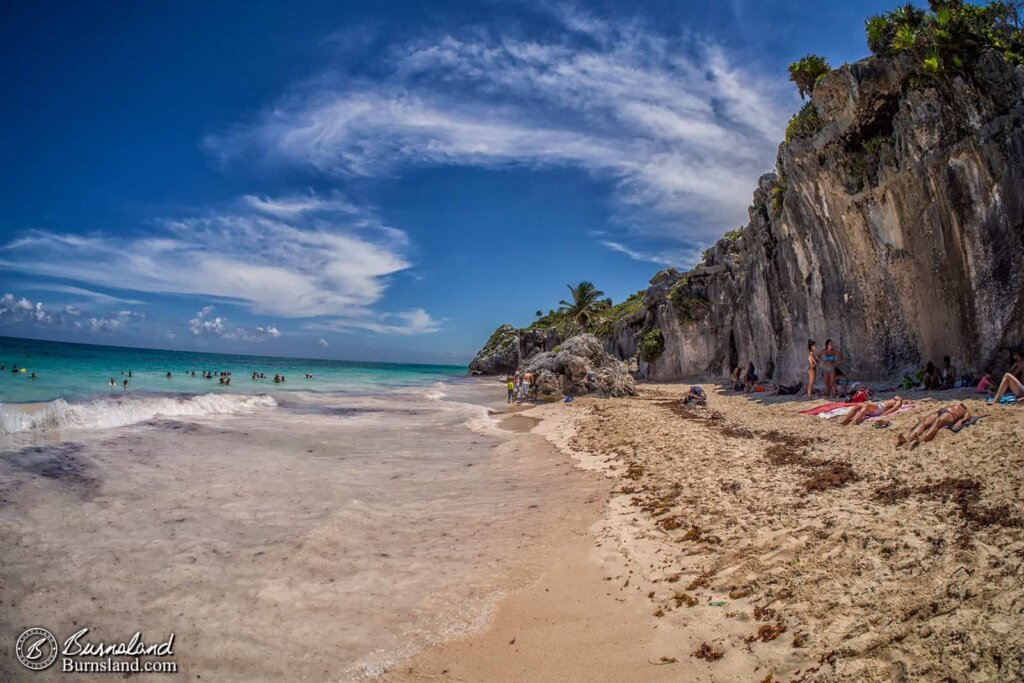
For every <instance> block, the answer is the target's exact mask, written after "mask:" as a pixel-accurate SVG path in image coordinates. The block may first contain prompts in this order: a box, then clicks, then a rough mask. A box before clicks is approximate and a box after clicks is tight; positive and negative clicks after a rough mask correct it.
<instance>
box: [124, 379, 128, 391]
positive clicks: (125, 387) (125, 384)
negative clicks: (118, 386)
mask: <svg viewBox="0 0 1024 683" xmlns="http://www.w3.org/2000/svg"><path fill="white" fill-rule="evenodd" d="M123 388H124V389H127V388H128V380H125V381H124V385H123Z"/></svg>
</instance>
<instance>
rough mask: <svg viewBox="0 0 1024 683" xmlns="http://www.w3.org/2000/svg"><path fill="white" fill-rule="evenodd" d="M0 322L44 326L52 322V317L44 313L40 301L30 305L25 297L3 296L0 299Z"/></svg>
mask: <svg viewBox="0 0 1024 683" xmlns="http://www.w3.org/2000/svg"><path fill="white" fill-rule="evenodd" d="M0 322H5V323H15V322H30V323H37V324H40V325H46V324H49V323H51V322H53V316H52V315H50V314H49V313H47V312H46V307H45V306H43V303H42V302H41V301H38V302H36V303H34V304H33V303H32V302H31V301H29V300H28V299H26V298H25V297H16V296H14V295H13V294H10V293H8V294H4V295H3V297H2V298H0Z"/></svg>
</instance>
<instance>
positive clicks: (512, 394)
mask: <svg viewBox="0 0 1024 683" xmlns="http://www.w3.org/2000/svg"><path fill="white" fill-rule="evenodd" d="M505 388H506V389H508V402H509V403H513V402H515V400H516V383H515V382H514V381H513V380H512V378H511V377H509V378H508V384H506V385H505Z"/></svg>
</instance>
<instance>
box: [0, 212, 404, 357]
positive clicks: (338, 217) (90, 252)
mask: <svg viewBox="0 0 1024 683" xmlns="http://www.w3.org/2000/svg"><path fill="white" fill-rule="evenodd" d="M240 207H247V208H248V211H247V212H246V211H242V210H241V208H240V210H238V211H236V212H228V213H216V214H211V215H206V216H201V217H187V218H180V219H166V220H163V221H161V222H159V224H158V225H157V227H156V229H155V230H153V231H151V232H150V233H149V234H147V235H145V236H140V237H124V236H113V235H108V234H103V233H94V234H90V235H76V234H66V233H56V232H45V231H33V232H29V233H27V234H26V235H24V236H22V237H20V238H18V239H16V240H14V241H12V242H10V243H8V244H6V245H4V246H2V247H0V267H3V268H7V269H11V270H16V271H20V272H24V273H30V274H34V275H40V276H47V277H59V278H64V279H69V280H77V281H79V282H83V283H88V284H90V285H93V286H98V287H109V288H113V289H119V290H128V291H136V292H148V293H159V294H179V295H195V296H204V297H206V298H208V299H213V300H217V301H226V302H232V303H236V304H239V305H242V306H244V307H246V308H247V309H248V310H249V311H251V312H252V313H256V314H264V315H273V316H276V317H280V318H312V317H317V316H326V317H329V318H334V317H337V318H345V319H353V320H359V321H368V322H367V323H366V324H364V325H363V326H362V327H363V329H367V330H371V331H373V325H374V322H373V321H374V320H375V319H376V320H377V323H376V324H377V326H378V327H379V328H380V329H381V330H385V329H388V328H389V327H390V325H388V324H385V323H381V322H380V321H382V320H386V319H394V317H395V316H403V315H404V316H410V317H411V318H416V317H417V316H418V315H419V311H418V310H414V311H410V312H408V313H381V314H378V313H376V312H375V309H374V306H375V305H376V304H377V303H378V302H379V301H380V300H381V299H382V297H383V296H384V293H385V290H386V289H387V287H388V285H389V281H390V277H391V276H393V275H395V274H396V273H400V272H402V271H404V270H406V269H408V268H409V267H410V263H409V261H408V260H407V258H406V256H405V255H404V251H405V249H406V248H407V244H408V239H407V237H406V235H405V233H403V232H402V231H400V230H398V229H395V228H392V227H390V226H388V225H385V224H384V223H382V222H381V221H379V220H378V219H377V218H376V217H375V216H374V215H373V214H372V213H370V212H367V211H360V210H357V209H356V208H355V207H354V206H353V205H351V204H349V203H347V202H345V201H344V200H342V199H340V198H337V197H332V198H329V199H323V198H319V197H316V196H313V195H310V196H305V197H299V198H295V197H287V198H282V199H272V198H256V197H245V198H244V199H243V200H242V201H241V203H240ZM285 215H287V216H289V219H288V220H284V219H282V218H280V216H285ZM48 287H49V288H50V289H53V290H60V291H65V292H68V293H81V294H83V295H85V294H90V293H91V292H89V290H85V289H82V288H78V287H69V286H64V285H48ZM91 294H93V295H94V296H96V297H100V296H103V295H98V294H96V293H91ZM276 332H278V330H277V328H276V327H275V328H267V329H266V330H264V331H263V335H264V336H271V337H272V336H275V333H276Z"/></svg>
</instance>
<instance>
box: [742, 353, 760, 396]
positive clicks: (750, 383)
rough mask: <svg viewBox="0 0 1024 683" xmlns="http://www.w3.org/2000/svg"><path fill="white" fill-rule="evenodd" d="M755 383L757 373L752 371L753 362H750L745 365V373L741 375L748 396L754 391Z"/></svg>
mask: <svg viewBox="0 0 1024 683" xmlns="http://www.w3.org/2000/svg"><path fill="white" fill-rule="evenodd" d="M756 382H757V371H755V370H754V362H753V361H751V362H750V363H748V364H747V371H746V372H745V373H744V374H743V384H744V386H745V387H746V389H747V393H748V394H749V393H750V392H751V391H753V390H754V384H755V383H756Z"/></svg>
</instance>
